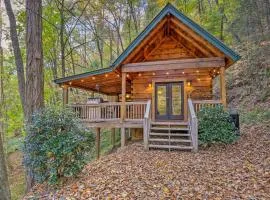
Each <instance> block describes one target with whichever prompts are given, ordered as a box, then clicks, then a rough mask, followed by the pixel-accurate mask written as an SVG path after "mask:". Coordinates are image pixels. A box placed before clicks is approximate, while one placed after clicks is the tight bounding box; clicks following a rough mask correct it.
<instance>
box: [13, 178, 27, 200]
mask: <svg viewBox="0 0 270 200" xmlns="http://www.w3.org/2000/svg"><path fill="white" fill-rule="evenodd" d="M14 179H15V180H13V181H12V183H11V184H10V190H11V199H12V200H19V199H22V197H23V196H24V194H25V176H24V173H21V174H18V175H17V176H16V177H14ZM10 182H11V181H10Z"/></svg>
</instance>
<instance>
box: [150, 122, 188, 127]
mask: <svg viewBox="0 0 270 200" xmlns="http://www.w3.org/2000/svg"><path fill="white" fill-rule="evenodd" d="M151 124H152V125H163V126H164V125H166V126H169V125H173V126H187V125H188V122H151Z"/></svg>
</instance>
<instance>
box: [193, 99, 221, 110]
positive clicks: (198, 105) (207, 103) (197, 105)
mask: <svg viewBox="0 0 270 200" xmlns="http://www.w3.org/2000/svg"><path fill="white" fill-rule="evenodd" d="M192 103H193V105H194V109H195V113H198V112H199V111H200V110H201V109H202V108H203V107H216V106H218V105H222V101H221V100H193V101H192Z"/></svg>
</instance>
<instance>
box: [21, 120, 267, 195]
mask: <svg viewBox="0 0 270 200" xmlns="http://www.w3.org/2000/svg"><path fill="white" fill-rule="evenodd" d="M241 134H242V135H241V137H240V138H239V140H238V141H237V142H236V143H234V144H231V145H224V146H220V145H216V146H212V147H210V148H204V149H202V148H201V149H200V151H199V152H198V153H192V152H179V151H173V152H167V151H158V150H151V151H147V152H146V151H144V150H143V146H142V144H141V143H133V144H130V145H129V146H127V147H126V148H125V149H122V150H118V151H117V152H114V153H112V154H110V155H107V156H103V157H102V158H101V159H100V160H97V161H94V162H92V163H90V164H88V165H87V166H85V168H84V170H83V171H82V173H81V174H80V175H79V177H78V178H75V179H73V180H68V181H66V182H65V184H63V185H62V186H61V187H59V188H58V189H55V188H54V189H53V188H51V187H48V186H47V185H37V186H35V187H34V189H33V191H32V192H31V193H29V194H28V195H27V196H26V197H25V199H89V198H90V197H92V198H90V199H270V153H269V152H270V124H269V123H264V124H259V125H258V124H257V125H244V126H243V127H242V129H241Z"/></svg>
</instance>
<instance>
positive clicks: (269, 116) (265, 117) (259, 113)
mask: <svg viewBox="0 0 270 200" xmlns="http://www.w3.org/2000/svg"><path fill="white" fill-rule="evenodd" d="M269 120H270V109H262V108H254V109H253V110H252V111H247V112H246V111H241V112H240V122H241V123H243V124H257V123H265V122H267V121H269Z"/></svg>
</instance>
